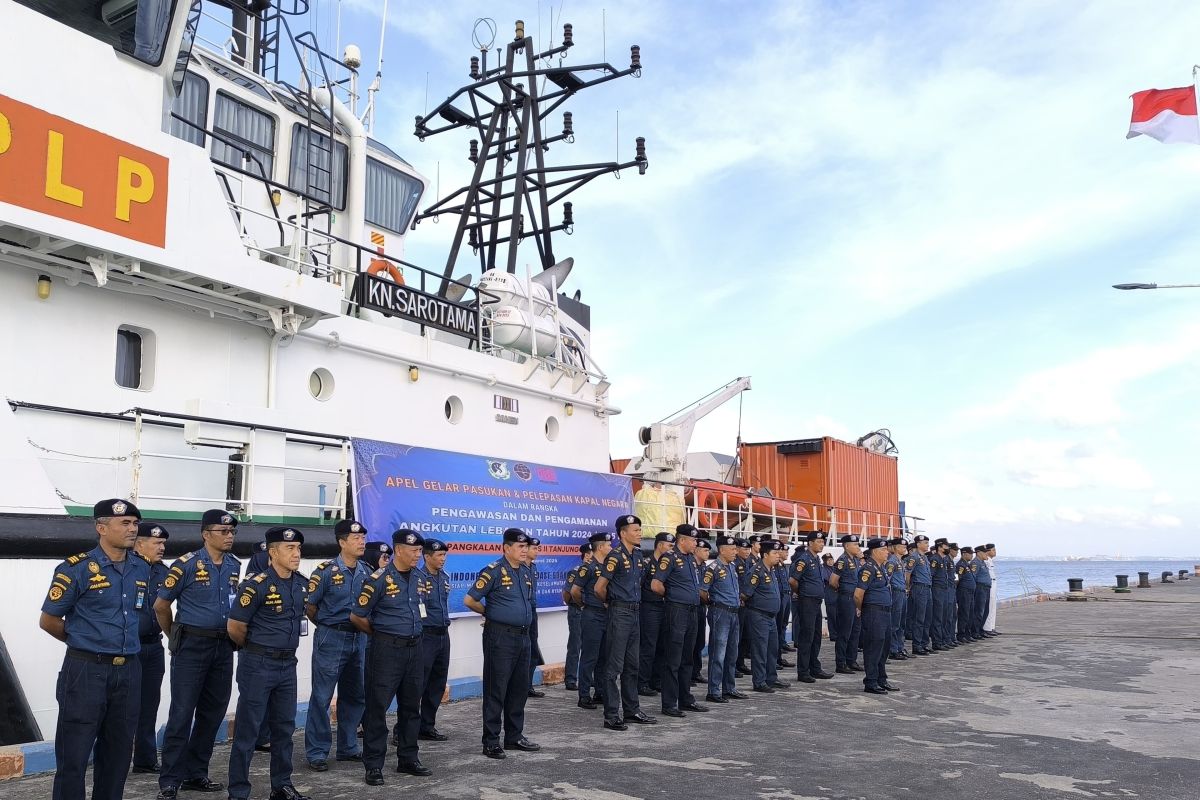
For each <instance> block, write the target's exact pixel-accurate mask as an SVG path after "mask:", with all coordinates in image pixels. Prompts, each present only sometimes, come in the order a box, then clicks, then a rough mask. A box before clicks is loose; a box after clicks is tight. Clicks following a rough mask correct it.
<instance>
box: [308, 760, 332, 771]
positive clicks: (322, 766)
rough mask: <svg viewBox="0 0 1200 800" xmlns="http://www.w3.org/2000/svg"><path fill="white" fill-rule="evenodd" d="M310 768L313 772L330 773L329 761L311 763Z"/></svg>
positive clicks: (309, 763)
mask: <svg viewBox="0 0 1200 800" xmlns="http://www.w3.org/2000/svg"><path fill="white" fill-rule="evenodd" d="M308 768H309V769H311V770H312V771H313V772H329V762H328V761H310V762H308Z"/></svg>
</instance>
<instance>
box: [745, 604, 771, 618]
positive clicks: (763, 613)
mask: <svg viewBox="0 0 1200 800" xmlns="http://www.w3.org/2000/svg"><path fill="white" fill-rule="evenodd" d="M746 610H747V611H757V612H758V613H759V614H762V615H763V616H764V617H771V618H772V619H773V618H774V617H775V615H776V614H778V613H779V612H778V611H764V610H763V609H761V608H754V607H753V606H746Z"/></svg>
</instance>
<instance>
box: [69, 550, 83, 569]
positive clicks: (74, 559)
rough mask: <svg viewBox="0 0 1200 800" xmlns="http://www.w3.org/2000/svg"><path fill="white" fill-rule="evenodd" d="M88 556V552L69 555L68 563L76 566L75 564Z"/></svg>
mask: <svg viewBox="0 0 1200 800" xmlns="http://www.w3.org/2000/svg"><path fill="white" fill-rule="evenodd" d="M87 556H88V554H87V553H86V552H83V553H76V554H75V555H73V556H68V557H67V563H68V564H70V565H71V566H74V565H76V564H78V563H79V562H80V561H83V560H84V559H85V558H87Z"/></svg>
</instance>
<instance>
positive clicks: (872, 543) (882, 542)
mask: <svg viewBox="0 0 1200 800" xmlns="http://www.w3.org/2000/svg"><path fill="white" fill-rule="evenodd" d="M889 541H891V540H890V539H867V549H868V550H878V549H879V548H881V547H887V546H888V542H889Z"/></svg>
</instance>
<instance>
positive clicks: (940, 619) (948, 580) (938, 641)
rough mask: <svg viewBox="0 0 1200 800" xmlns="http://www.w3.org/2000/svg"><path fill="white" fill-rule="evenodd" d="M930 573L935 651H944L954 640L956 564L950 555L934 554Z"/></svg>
mask: <svg viewBox="0 0 1200 800" xmlns="http://www.w3.org/2000/svg"><path fill="white" fill-rule="evenodd" d="M929 573H930V581H931V585H932V591H933V627H932V629H931V630H930V634H931V636H932V637H933V649H934V650H943V649H945V648H946V647H948V646H949V645H950V642H951V640H953V639H954V634H953V632H952V628H951V617H950V614H951V606H952V600H953V598H954V563H953V562H952V561H951V560H950V556H949V555H945V554H942V553H932V554H931V555H930V556H929Z"/></svg>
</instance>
